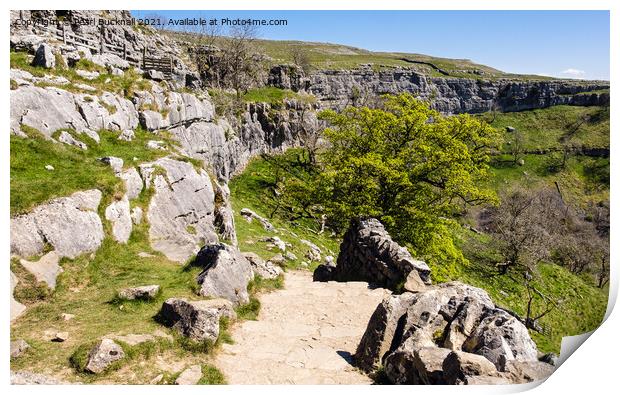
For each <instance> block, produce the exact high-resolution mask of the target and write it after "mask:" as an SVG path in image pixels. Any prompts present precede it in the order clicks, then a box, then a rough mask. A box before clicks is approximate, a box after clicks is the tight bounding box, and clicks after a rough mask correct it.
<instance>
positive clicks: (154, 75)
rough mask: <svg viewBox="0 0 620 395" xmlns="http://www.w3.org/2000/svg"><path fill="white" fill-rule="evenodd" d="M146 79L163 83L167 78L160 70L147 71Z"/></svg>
mask: <svg viewBox="0 0 620 395" xmlns="http://www.w3.org/2000/svg"><path fill="white" fill-rule="evenodd" d="M144 77H145V78H148V79H151V80H154V81H163V80H165V79H166V77H165V76H164V73H162V72H161V71H159V70H152V69H151V70H147V71H146V72H145V73H144Z"/></svg>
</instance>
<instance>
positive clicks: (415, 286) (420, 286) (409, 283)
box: [403, 270, 426, 292]
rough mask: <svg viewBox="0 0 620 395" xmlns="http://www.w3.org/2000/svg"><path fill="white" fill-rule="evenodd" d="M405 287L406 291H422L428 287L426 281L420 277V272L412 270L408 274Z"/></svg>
mask: <svg viewBox="0 0 620 395" xmlns="http://www.w3.org/2000/svg"><path fill="white" fill-rule="evenodd" d="M403 288H404V289H405V291H409V292H421V291H424V289H426V284H424V281H422V279H421V278H420V274H419V273H418V271H417V270H412V271H411V272H409V275H407V279H406V280H405V285H404V286H403Z"/></svg>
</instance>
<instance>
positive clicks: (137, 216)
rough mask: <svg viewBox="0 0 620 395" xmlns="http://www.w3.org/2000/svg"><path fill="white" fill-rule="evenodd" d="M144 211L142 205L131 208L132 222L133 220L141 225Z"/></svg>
mask: <svg viewBox="0 0 620 395" xmlns="http://www.w3.org/2000/svg"><path fill="white" fill-rule="evenodd" d="M143 215H144V214H143V212H142V209H141V208H140V207H134V208H132V209H131V222H133V224H134V225H140V224H141V223H142V216H143Z"/></svg>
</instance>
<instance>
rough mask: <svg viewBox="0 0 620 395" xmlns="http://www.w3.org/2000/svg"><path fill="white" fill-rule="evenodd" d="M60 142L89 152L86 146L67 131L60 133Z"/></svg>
mask: <svg viewBox="0 0 620 395" xmlns="http://www.w3.org/2000/svg"><path fill="white" fill-rule="evenodd" d="M58 141H60V142H61V143H64V144H68V145H73V146H75V147H78V148H80V149H83V150H87V149H88V147H87V146H86V144H84V143H83V142H81V141H80V140H77V139H76V138H75V137H73V136H72V135H71V134H70V133H69V132H67V131H66V130H63V131H61V132H60V134H59V135H58Z"/></svg>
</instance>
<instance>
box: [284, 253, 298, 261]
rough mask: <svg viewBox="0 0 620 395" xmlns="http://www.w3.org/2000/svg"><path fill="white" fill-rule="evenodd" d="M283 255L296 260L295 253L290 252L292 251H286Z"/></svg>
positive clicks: (290, 259)
mask: <svg viewBox="0 0 620 395" xmlns="http://www.w3.org/2000/svg"><path fill="white" fill-rule="evenodd" d="M284 257H285V258H286V259H288V260H289V261H296V260H297V255H295V254H293V253H292V252H290V251H287V252H286V253H285V254H284Z"/></svg>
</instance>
